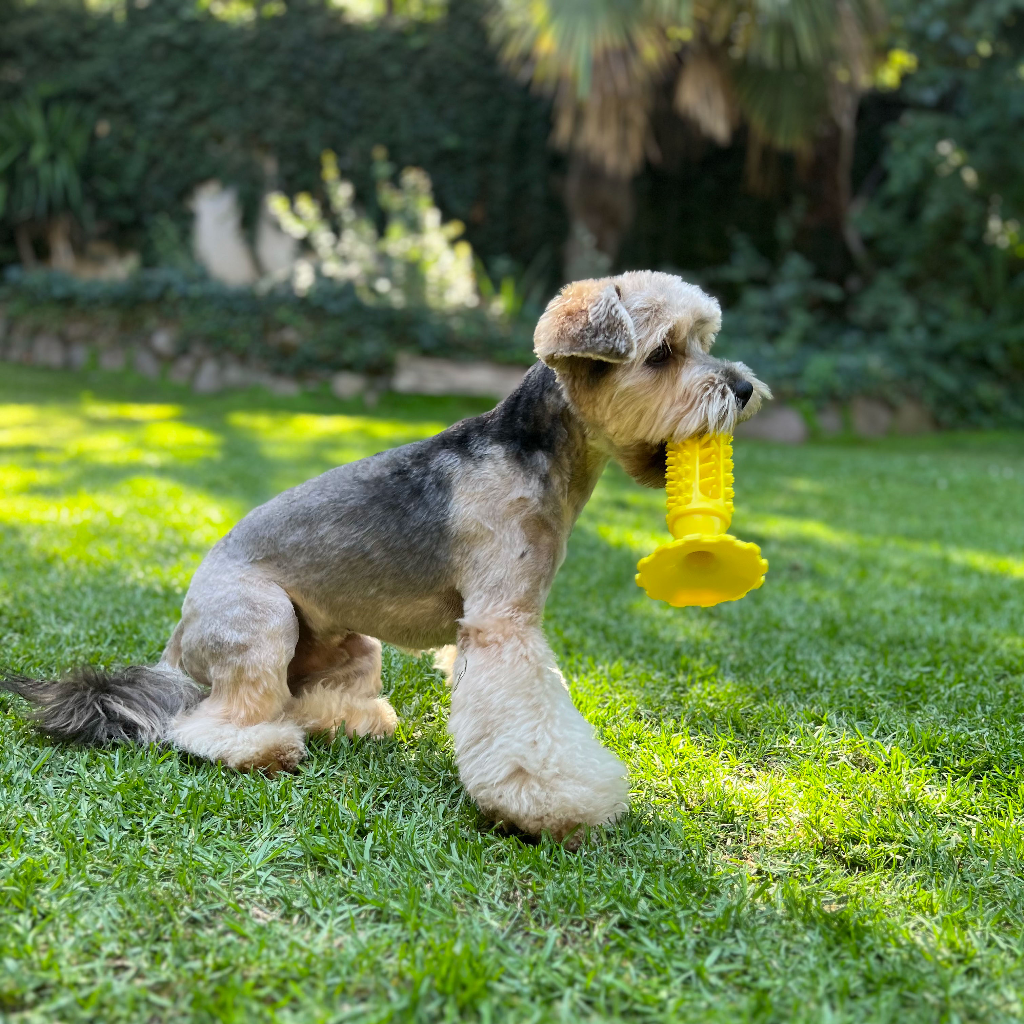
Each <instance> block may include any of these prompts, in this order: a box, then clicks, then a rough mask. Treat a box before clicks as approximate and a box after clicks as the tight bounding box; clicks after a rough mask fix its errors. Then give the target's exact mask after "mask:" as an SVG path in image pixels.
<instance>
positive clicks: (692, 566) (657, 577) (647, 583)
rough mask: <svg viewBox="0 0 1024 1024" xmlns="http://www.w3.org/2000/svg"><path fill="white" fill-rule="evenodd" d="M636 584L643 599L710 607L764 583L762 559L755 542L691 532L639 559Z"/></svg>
mask: <svg viewBox="0 0 1024 1024" xmlns="http://www.w3.org/2000/svg"><path fill="white" fill-rule="evenodd" d="M637 569H638V570H639V571H638V572H637V574H636V582H637V586H640V587H643V589H644V590H646V591H647V596H648V597H653V598H655V599H656V600H658V601H667V602H668V603H669V604H670V605H672V606H673V607H676V608H683V607H687V606H689V605H698V606H699V607H701V608H710V607H711V605H715V604H721V602H722V601H737V600H739V598H741V597H743V595H744V594H747V593H749V592H750V591H751V590H755V589H757V587H759V586H761V584H762V583H764V574H765V573H766V572H767V571H768V563H767V562H766V561H765V560H764V559H763V558H762V557H761V549H760V548H759V547H758V546H757V545H756V544H751V543H748V542H745V541H741V540H737V539H736V538H735V537H733V536H732V535H731V534H728V533H722V534H718V535H717V536H705V535H702V534H692V535H691V536H689V537H681V538H680V539H679V540H674V541H672V542H671V543H669V544H663V545H662V546H661V547H660V548H658V550H657V551H655V552H653V553H652V554H650V555H648V556H647V557H646V558H642V559H641V560H640V562H639V563H638V564H637Z"/></svg>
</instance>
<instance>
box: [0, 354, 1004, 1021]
mask: <svg viewBox="0 0 1024 1024" xmlns="http://www.w3.org/2000/svg"><path fill="white" fill-rule="evenodd" d="M89 386H91V387H92V388H93V392H92V393H85V394H83V393H81V388H82V379H81V378H78V379H77V380H76V379H73V378H71V377H65V376H62V375H60V374H52V373H47V372H45V371H33V370H29V369H14V368H10V367H6V366H5V367H4V368H3V371H2V380H0V667H5V668H7V669H15V670H18V671H24V672H54V671H57V670H60V669H63V668H66V667H67V666H69V665H72V664H75V663H79V662H83V661H96V662H100V663H103V664H109V663H113V662H122V663H123V662H138V661H152V660H154V659H155V658H157V656H158V655H159V652H160V649H161V646H162V644H163V642H164V640H165V638H166V637H167V635H168V633H169V632H170V629H171V627H172V625H173V623H174V622H175V620H176V617H177V614H178V608H179V606H180V602H181V599H182V595H183V593H184V590H185V587H186V585H187V583H188V579H189V576H190V574H191V572H192V571H193V569H194V568H195V566H196V564H197V563H198V561H199V559H200V558H201V557H202V555H203V553H204V552H205V550H206V549H207V548H208V547H209V545H210V544H211V543H212V542H213V541H214V540H215V539H216V538H217V537H218V536H219V535H221V534H222V533H223V532H224V531H225V530H226V529H227V528H228V527H229V526H230V524H231V523H232V522H233V521H234V520H236V519H237V518H238V517H239V516H240V515H241V514H242V513H243V512H244V511H245V510H246V509H247V508H249V507H251V506H252V505H253V504H255V503H257V502H259V501H262V500H264V499H265V498H267V497H269V496H270V495H271V494H273V493H274V492H276V491H277V490H279V489H281V488H283V487H285V486H288V485H290V484H292V483H295V482H297V481H299V480H302V479H304V478H306V477H308V476H310V475H312V474H314V473H316V472H318V471H320V470H322V469H324V468H326V467H328V466H330V465H333V464H336V463H337V462H340V461H344V460H347V459H352V458H356V457H359V456H361V455H364V454H368V453H370V452H373V451H376V450H379V449H381V448H384V447H387V446H389V445H393V444H398V443H401V442H404V441H407V440H411V439H413V438H417V437H422V436H425V435H428V434H430V433H432V432H434V431H436V430H438V429H439V428H441V427H442V426H443V425H444V424H445V423H448V422H450V421H452V420H453V419H455V418H457V417H459V416H461V415H466V414H468V413H471V412H474V411H477V410H478V409H479V408H480V407H479V405H474V404H473V403H469V402H455V401H447V400H428V399H422V400H415V399H398V398H385V399H384V400H383V401H382V403H381V405H380V406H379V407H378V408H377V409H376V410H374V411H373V412H372V413H370V412H367V411H366V410H364V409H363V408H362V407H361V406H360V405H358V404H353V405H350V406H339V405H338V404H337V403H335V402H332V401H330V400H328V399H326V398H319V397H312V396H309V397H303V398H301V399H293V400H286V399H273V398H270V397H268V396H263V395H260V396H256V397H254V396H252V395H250V396H237V395H236V396H233V397H224V398H220V397H217V398H203V399H200V398H196V397H193V396H191V395H189V394H187V393H185V392H182V391H178V390H172V389H170V388H167V389H163V388H161V387H155V386H154V385H152V384H149V383H145V384H143V383H142V382H141V381H139V382H135V383H134V384H133V383H131V382H127V383H126V381H125V380H123V379H122V380H118V381H112V380H111V379H110V378H106V379H105V378H103V377H100V376H97V377H96V378H94V379H93V380H91V381H90V382H89ZM339 410H340V411H339ZM1022 440H1024V439H1022V438H1021V437H1020V436H996V435H987V436H948V435H947V436H935V437H928V438H923V439H914V440H909V439H908V440H898V441H897V440H892V441H885V442H879V443H874V444H870V445H869V444H863V443H853V442H848V443H842V442H833V443H823V444H818V445H808V446H805V447H802V448H795V449H788V448H779V447H772V446H768V445H758V444H754V443H742V442H741V443H739V444H737V453H736V456H737V458H736V461H737V480H738V504H739V508H740V511H739V514H738V515H737V517H736V521H735V524H734V532H736V533H737V534H738V535H739V536H741V537H743V538H745V539H751V540H756V541H757V542H759V543H760V544H761V545H762V548H763V550H764V553H765V555H766V556H767V557H768V559H769V561H770V563H771V570H770V572H769V575H768V580H767V582H766V584H765V586H764V587H763V588H762V589H761V590H759V591H757V592H755V593H753V594H751V595H750V596H749V597H747V598H746V599H744V600H743V601H740V602H738V603H735V604H727V605H722V606H720V607H718V608H715V609H710V610H707V611H702V610H698V609H687V610H673V609H670V608H668V607H666V606H664V605H661V604H656V603H654V602H651V601H649V600H647V599H646V598H645V597H644V596H643V594H642V593H641V592H640V591H639V590H638V589H637V588H636V587H635V586H634V584H633V579H632V576H633V572H634V565H635V562H636V560H637V558H638V557H639V556H640V555H641V554H645V553H647V552H649V551H651V550H652V549H653V548H654V547H655V546H656V545H657V543H659V542H660V541H661V540H662V539H663V538H664V536H665V534H664V532H663V520H662V515H663V506H662V495H661V494H659V493H657V492H647V491H643V490H641V489H640V488H638V487H636V486H635V485H634V484H632V483H631V482H630V481H628V479H627V478H626V477H625V475H624V474H623V473H622V472H621V471H619V470H617V469H611V470H609V472H608V473H607V474H606V475H605V477H604V479H603V480H602V482H601V484H600V486H599V488H598V491H597V494H596V495H595V498H594V500H593V501H592V502H591V504H590V505H589V506H588V508H587V509H586V511H585V513H584V515H583V517H582V519H581V521H580V523H579V525H578V527H577V529H576V532H575V534H574V536H573V539H572V542H571V544H570V550H569V556H568V559H567V561H566V564H565V566H564V568H563V569H562V572H561V573H560V575H559V577H558V580H557V582H556V585H555V588H554V592H553V594H552V597H551V600H550V602H549V606H548V609H549V610H548V620H547V628H548V632H549V635H550V637H551V641H552V644H553V646H554V647H555V650H556V652H557V653H558V655H559V657H560V659H561V662H562V665H563V667H564V669H565V671H566V676H567V678H568V680H569V682H570V685H571V687H572V690H573V694H574V697H575V699H576V701H577V702H578V704H579V706H580V707H581V708H582V710H583V711H584V713H585V714H586V715H587V716H588V718H589V719H590V720H591V721H592V722H593V723H594V724H595V726H596V727H597V729H598V730H599V732H600V733H601V735H602V737H603V739H604V741H605V742H606V743H607V744H608V745H609V746H611V747H612V748H614V749H615V750H616V751H617V752H618V753H619V754H620V755H621V756H622V757H623V758H624V759H625V760H626V762H627V763H628V764H629V766H630V769H631V772H632V783H633V790H634V809H633V811H632V812H631V814H630V816H629V817H628V819H627V820H626V821H625V822H624V823H623V824H622V825H621V826H620V827H617V828H614V829H610V830H605V831H603V832H599V833H596V834H594V835H592V836H591V837H590V839H589V840H588V841H587V842H586V843H585V844H584V846H583V848H582V849H581V850H580V851H579V852H578V853H567V852H565V851H564V850H562V849H561V848H560V847H558V846H556V845H553V844H552V843H550V842H548V841H541V842H540V843H537V844H534V845H530V844H527V843H525V842H523V841H521V840H519V839H515V838H506V837H502V836H500V835H496V834H494V833H493V832H492V831H490V830H489V828H488V826H487V823H486V822H484V821H482V820H481V819H480V818H479V816H478V815H477V813H476V811H475V809H474V807H473V806H472V805H471V804H470V803H469V802H468V801H467V799H466V797H465V796H464V794H463V793H462V791H461V790H460V788H459V786H458V783H457V777H456V771H455V766H454V764H453V760H452V753H451V744H450V742H449V740H448V738H447V736H446V734H445V729H444V714H445V712H444V708H445V704H446V696H445V691H444V687H443V684H442V681H441V679H440V677H439V676H438V675H437V674H436V673H435V672H434V671H433V670H432V669H431V667H430V664H429V661H428V660H427V659H426V658H420V659H417V658H413V657H410V656H407V655H404V654H402V653H400V652H398V651H394V650H389V651H387V652H386V662H385V687H386V690H387V691H389V692H390V694H391V697H392V700H393V702H394V704H395V706H396V708H397V710H398V711H399V713H400V715H401V716H402V723H401V725H400V727H399V731H398V734H397V735H396V737H395V738H394V740H393V741H386V742H381V743H376V742H359V741H356V742H349V741H347V740H345V739H340V740H338V741H337V742H335V743H334V744H332V745H327V744H325V743H319V744H314V745H313V747H312V751H311V756H310V757H309V758H308V760H307V761H306V762H304V764H303V765H302V767H301V769H300V771H299V772H298V773H297V774H296V775H294V776H291V775H286V776H284V777H281V778H274V779H266V778H262V777H260V776H254V777H247V776H242V775H237V774H232V773H231V772H229V771H226V770H223V769H222V768H220V767H217V766H214V765H209V764H205V763H198V762H190V761H188V760H186V759H184V758H182V757H181V756H179V755H178V754H176V753H174V752H172V751H167V750H161V749H157V748H152V749H128V748H122V749H106V750H82V749H75V748H69V747H62V746H54V745H52V744H51V743H50V742H48V741H47V740H46V739H44V738H41V737H40V736H38V735H36V734H35V733H34V732H33V731H32V730H31V728H30V727H29V726H28V725H27V724H26V722H25V719H24V710H25V708H24V705H22V704H21V702H20V701H18V700H17V699H16V698H13V697H0V1018H2V1019H4V1020H8V1021H12V1022H13V1021H17V1022H28V1021H32V1022H43V1021H47V1022H49V1021H56V1020H59V1021H62V1022H64V1021H85V1020H101V1021H104V1022H119V1021H126V1022H138V1021H181V1020H195V1021H245V1022H247V1024H248V1022H255V1021H270V1020H273V1021H288V1022H291V1021H383V1020H402V1021H406V1020H409V1021H412V1020H422V1021H442V1020H464V1019H465V1020H477V1019H479V1020H482V1021H517V1022H518V1021H527V1020H537V1021H560V1020H571V1021H581V1020H630V1021H646V1020H651V1021H656V1020H664V1021H680V1020H686V1021H698V1020H699V1021H729V1022H734V1021H748V1020H749V1021H786V1022H788V1021H814V1022H818V1021H899V1022H900V1024H908V1022H912V1021H928V1022H932V1021H940V1020H941V1021H986V1022H987V1021H999V1020H1004V1019H1005V1020H1011V1019H1019V1018H1020V1017H1021V1016H1022V1014H1024V1010H1022V1005H1021V1001H1022V990H1024V963H1022V955H1024V934H1022V928H1024V831H1022V820H1024V819H1022V815H1024V767H1022V754H1024V727H1022V713H1024V693H1022V685H1021V684H1022V681H1024V680H1022V676H1024V637H1022V622H1024V555H1022V552H1024V516H1022V514H1021V510H1022V508H1024V444H1022Z"/></svg>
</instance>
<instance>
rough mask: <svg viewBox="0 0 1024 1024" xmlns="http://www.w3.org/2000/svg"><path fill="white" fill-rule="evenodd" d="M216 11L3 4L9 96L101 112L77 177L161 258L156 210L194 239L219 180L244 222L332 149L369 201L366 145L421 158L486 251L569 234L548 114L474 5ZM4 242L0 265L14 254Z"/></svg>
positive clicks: (552, 241)
mask: <svg viewBox="0 0 1024 1024" xmlns="http://www.w3.org/2000/svg"><path fill="white" fill-rule="evenodd" d="M101 6H102V5H101ZM206 6H207V9H205V10H204V9H201V8H200V7H199V6H197V4H196V3H195V0H151V2H147V3H136V2H131V3H128V4H127V5H125V6H124V7H123V8H120V9H119V8H118V7H117V6H110V8H109V10H106V11H102V10H99V11H93V10H90V8H89V6H87V5H86V4H85V3H83V2H81V0H36V2H34V3H31V4H28V3H24V2H22V0H0V24H2V25H3V29H2V31H0V106H2V105H3V104H4V103H6V102H10V101H13V100H17V99H20V98H21V97H23V96H24V95H25V94H26V93H27V92H28V91H29V90H31V89H35V88H38V87H40V86H45V87H46V88H47V89H48V90H49V92H50V93H51V94H52V95H59V96H62V97H63V96H67V97H74V98H75V99H76V100H77V101H78V102H80V103H83V104H86V105H88V106H89V107H90V108H91V109H92V110H94V111H95V124H94V138H93V141H92V145H91V147H90V151H89V158H88V163H87V166H86V167H85V169H84V172H83V173H84V175H85V179H86V181H87V189H86V199H87V200H88V203H89V205H90V207H91V209H92V211H93V215H94V217H95V219H96V222H97V223H98V224H100V225H101V226H106V228H107V230H108V233H109V236H112V237H114V238H116V239H117V240H118V241H119V242H121V243H122V244H125V245H131V246H133V247H135V248H141V249H142V250H143V255H144V257H145V259H146V261H147V262H150V263H152V262H154V261H155V257H156V255H157V254H156V251H155V248H156V246H157V244H158V239H159V237H161V231H164V234H166V231H165V228H166V225H162V226H161V225H160V224H159V218H160V216H161V215H169V216H171V217H173V218H175V219H176V220H177V221H178V223H179V226H180V229H181V230H182V231H184V232H186V235H187V229H188V223H189V211H188V208H187V206H186V202H187V199H188V197H189V195H190V193H191V191H192V189H193V188H194V187H195V185H196V184H197V183H199V182H201V181H204V180H207V179H210V178H219V179H221V180H222V181H225V182H230V183H232V184H233V185H235V186H237V187H238V189H239V194H240V196H241V199H242V201H243V205H244V208H245V211H246V218H247V222H248V223H250V224H251V223H252V222H253V221H254V220H255V217H256V214H257V210H258V204H259V198H260V195H261V194H262V192H263V191H264V189H265V188H266V187H267V186H268V185H270V186H271V187H277V188H281V189H282V190H284V191H286V192H288V193H289V194H294V193H295V192H298V191H302V190H315V189H316V187H317V184H318V178H319V174H318V171H319V163H320V154H321V152H323V150H325V149H332V150H334V151H335V152H336V153H337V154H338V163H339V167H340V170H341V172H342V174H343V175H344V176H345V177H347V178H350V179H352V180H353V182H354V183H355V185H356V189H357V192H358V194H359V197H360V199H361V200H362V201H364V202H365V203H367V204H368V206H369V208H370V210H371V212H372V211H373V208H374V201H375V189H374V182H373V180H372V175H371V167H372V160H371V153H372V150H373V147H374V146H376V145H385V146H387V147H388V149H389V151H390V153H391V155H392V158H393V159H394V160H395V162H396V163H397V164H398V166H400V167H405V166H418V167H424V168H426V169H427V171H428V172H429V174H430V175H431V178H432V179H433V183H434V189H435V192H436V195H437V200H438V203H439V205H440V206H441V208H442V209H443V210H444V211H445V214H446V216H448V217H456V218H458V219H459V220H461V221H462V222H463V223H464V224H465V225H466V235H467V238H468V240H469V242H470V243H471V245H472V246H473V249H474V250H475V251H476V252H478V253H480V254H482V255H483V256H484V257H485V258H490V257H492V256H499V255H503V256H507V257H511V258H513V259H514V260H516V261H517V262H519V263H520V264H522V265H524V266H525V265H526V264H528V263H530V262H531V260H533V259H534V258H535V257H536V255H537V253H538V252H541V251H546V252H547V253H549V259H550V262H551V270H552V271H554V270H555V269H556V267H557V263H558V260H557V253H556V250H557V248H558V246H559V245H560V244H561V240H562V238H563V237H564V234H565V231H566V228H565V217H564V214H563V212H562V207H561V203H560V201H559V199H558V197H557V195H556V193H555V192H554V191H553V190H552V188H551V182H550V178H551V175H552V174H553V173H556V172H557V169H558V166H559V164H560V158H559V157H558V155H557V154H555V153H554V152H553V151H552V150H551V149H550V148H549V147H548V144H547V139H548V133H549V120H548V107H547V104H546V103H545V102H544V101H542V100H540V99H538V98H536V97H534V96H531V95H530V93H529V92H528V91H527V90H525V89H523V88H521V87H520V86H519V85H518V84H517V83H516V82H514V81H513V80H511V79H510V78H509V76H508V75H507V74H506V73H505V72H504V71H503V70H502V69H501V68H500V67H499V66H498V64H497V62H496V60H495V58H494V56H493V54H492V52H491V51H490V48H489V45H488V42H487V36H486V33H485V31H484V28H483V26H482V24H481V19H480V13H481V9H482V8H481V4H480V3H479V2H478V0H453V2H452V3H451V4H450V10H449V12H448V15H447V17H445V18H443V19H434V20H414V19H412V18H396V19H394V20H392V21H386V22H380V21H376V22H372V23H368V24H360V23H358V22H351V21H347V20H346V18H345V14H346V12H345V11H344V10H338V9H335V8H332V7H331V6H329V5H327V4H325V3H318V2H317V0H290V2H289V3H288V4H281V3H277V4H270V3H265V4H259V5H253V4H248V5H246V4H241V5H235V6H231V9H230V10H229V9H228V7H227V6H225V5H224V4H221V5H219V6H218V7H217V10H216V11H215V10H213V7H214V6H216V5H212V4H210V5H206ZM229 6H230V5H229ZM235 7H237V10H235ZM233 11H234V12H235V13H237V14H238V15H239V17H238V18H235V19H233V20H232V19H231V17H230V15H231V14H232V12H233ZM218 15H219V16H218ZM225 19H227V20H225ZM154 234H155V235H156V236H157V237H156V238H154ZM4 245H5V242H4V239H3V238H2V237H0V263H2V262H5V256H6V258H7V259H8V260H9V259H13V256H14V254H13V249H12V248H11V239H10V237H9V236H8V237H7V239H6V249H4Z"/></svg>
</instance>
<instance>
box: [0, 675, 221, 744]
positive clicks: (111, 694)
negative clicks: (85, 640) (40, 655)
mask: <svg viewBox="0 0 1024 1024" xmlns="http://www.w3.org/2000/svg"><path fill="white" fill-rule="evenodd" d="M0 690H8V691H10V692H11V693H16V694H19V695H20V696H22V697H24V698H25V699H26V700H27V701H28V702H29V703H30V704H31V705H32V706H33V708H34V712H35V713H34V716H33V717H34V718H35V722H36V725H37V726H38V727H39V728H40V729H41V730H42V731H43V732H45V733H47V734H48V735H50V736H53V737H56V738H58V739H62V740H68V741H70V742H73V743H90V744H104V743H152V742H155V741H159V740H161V739H163V737H164V736H165V734H166V732H167V728H168V726H169V725H170V723H171V720H172V719H173V718H174V717H175V715H177V714H179V713H180V712H182V711H187V710H189V709H190V708H192V707H194V706H195V705H196V704H198V703H199V701H200V700H202V698H203V696H204V694H203V691H202V690H201V689H200V688H199V687H198V686H197V685H196V684H195V683H194V682H193V681H192V680H191V679H189V677H188V676H186V675H185V673H184V672H179V671H178V670H177V669H173V668H171V667H170V666H169V665H154V666H142V665H132V666H129V667H128V668H122V669H118V670H116V671H110V672H108V671H105V670H104V669H99V668H94V667H92V666H86V667H85V668H80V669H77V670H75V671H74V672H72V673H70V674H69V675H67V676H65V677H64V678H63V679H57V680H46V679H29V678H28V677H27V676H6V677H0Z"/></svg>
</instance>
